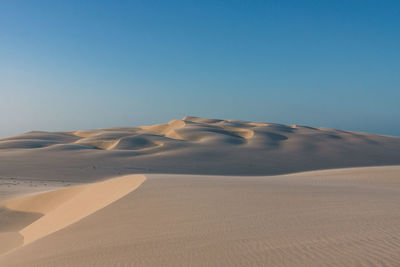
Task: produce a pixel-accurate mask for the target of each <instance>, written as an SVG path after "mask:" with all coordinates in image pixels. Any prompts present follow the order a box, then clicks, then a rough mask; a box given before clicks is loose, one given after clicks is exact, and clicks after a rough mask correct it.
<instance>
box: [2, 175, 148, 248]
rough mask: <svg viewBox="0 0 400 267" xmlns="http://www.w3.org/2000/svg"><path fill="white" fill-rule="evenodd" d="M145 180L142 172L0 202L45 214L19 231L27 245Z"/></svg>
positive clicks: (85, 214) (15, 207)
mask: <svg viewBox="0 0 400 267" xmlns="http://www.w3.org/2000/svg"><path fill="white" fill-rule="evenodd" d="M144 180H145V177H144V176H143V175H126V176H122V177H118V178H114V179H110V180H106V181H103V182H98V183H93V184H87V185H80V186H74V187H70V188H66V189H61V190H56V191H50V192H46V193H42V194H36V195H30V196H27V197H21V198H16V199H11V200H8V201H5V202H3V203H0V205H2V206H3V207H5V208H7V209H9V210H14V211H23V212H29V213H41V214H43V215H44V216H43V217H40V218H39V219H38V220H36V221H34V222H33V223H31V224H29V225H28V226H26V227H25V228H23V229H22V230H20V231H19V233H20V234H21V235H22V237H23V238H24V241H23V244H24V245H26V244H29V243H31V242H33V241H35V240H37V239H39V238H42V237H44V236H46V235H49V234H51V233H53V232H55V231H58V230H60V229H62V228H64V227H66V226H68V225H70V224H72V223H75V222H77V221H79V220H80V219H82V218H84V217H86V216H88V215H90V214H92V213H93V212H95V211H97V210H99V209H101V208H104V207H105V206H107V205H109V204H110V203H112V202H114V201H116V200H118V199H119V198H121V197H123V196H125V195H126V194H128V193H129V192H132V191H133V190H135V189H136V188H137V187H138V186H140V184H141V183H143V181H144Z"/></svg>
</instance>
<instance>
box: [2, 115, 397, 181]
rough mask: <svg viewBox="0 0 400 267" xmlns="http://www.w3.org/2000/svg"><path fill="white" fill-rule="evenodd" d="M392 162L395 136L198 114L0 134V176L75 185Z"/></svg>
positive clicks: (258, 173)
mask: <svg viewBox="0 0 400 267" xmlns="http://www.w3.org/2000/svg"><path fill="white" fill-rule="evenodd" d="M396 164H400V138H399V137H390V136H382V135H374V134H367V133H355V132H346V131H341V130H334V129H327V128H316V127H309V126H301V125H291V126H290V125H283V124H276V123H264V122H246V121H237V120H219V119H206V118H197V117H185V118H183V119H181V120H172V121H170V122H168V123H165V124H158V125H152V126H142V127H119V128H107V129H99V130H78V131H73V132H64V133H61V132H55V133H51V132H30V133H26V134H22V135H19V136H15V137H9V138H5V139H0V177H1V178H9V177H17V178H30V179H48V180H60V179H62V180H65V181H69V182H74V181H78V182H79V181H81V180H82V179H83V180H86V179H87V180H88V181H96V180H98V179H104V178H107V177H112V176H116V175H121V174H132V173H182V174H190V173H191V174H218V175H275V174H284V173H291V172H299V171H307V170H318V169H328V168H329V169H332V168H343V167H359V166H372V165H396ZM49 170H50V171H49Z"/></svg>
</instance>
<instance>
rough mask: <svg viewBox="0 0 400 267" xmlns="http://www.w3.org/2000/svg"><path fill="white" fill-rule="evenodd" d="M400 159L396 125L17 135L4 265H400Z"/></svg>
mask: <svg viewBox="0 0 400 267" xmlns="http://www.w3.org/2000/svg"><path fill="white" fill-rule="evenodd" d="M378 165H379V166H378ZM390 165H392V166H390ZM396 165H398V166H396ZM399 165H400V138H398V137H390V136H380V135H373V134H367V133H354V132H345V131H340V130H333V129H325V128H323V129H322V128H312V127H306V126H294V125H292V126H286V125H279V124H271V123H252V122H242V121H226V120H225V121H224V120H213V119H201V118H194V117H186V118H184V119H183V120H173V121H171V122H169V123H166V124H161V125H154V126H143V127H132V128H111V129H102V130H85V131H74V132H64V133H45V132H30V133H27V134H23V135H20V136H16V137H10V138H5V139H2V140H0V178H1V183H0V215H1V216H0V266H399V265H400V166H399ZM233 174H234V175H233Z"/></svg>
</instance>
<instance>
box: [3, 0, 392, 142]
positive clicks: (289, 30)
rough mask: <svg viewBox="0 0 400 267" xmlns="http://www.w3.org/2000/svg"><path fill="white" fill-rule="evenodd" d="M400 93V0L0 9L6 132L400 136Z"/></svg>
mask: <svg viewBox="0 0 400 267" xmlns="http://www.w3.org/2000/svg"><path fill="white" fill-rule="evenodd" d="M83 2H85V3H83ZM399 103H400V1H368V0H363V1H339V0H338V1H3V2H2V4H1V8H0V124H1V127H0V136H8V135H14V134H18V133H22V132H26V131H30V130H49V131H60V130H74V129H88V128H101V127H112V126H134V125H143V124H152V123H158V122H166V121H168V120H170V119H174V118H181V117H183V116H185V115H193V116H202V117H215V118H226V119H242V120H250V121H267V122H277V123H286V124H292V123H294V124H303V125H310V126H324V127H331V128H339V129H345V130H355V131H366V132H374V133H381V134H389V135H398V136H400V123H399V122H400V104H399Z"/></svg>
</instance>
